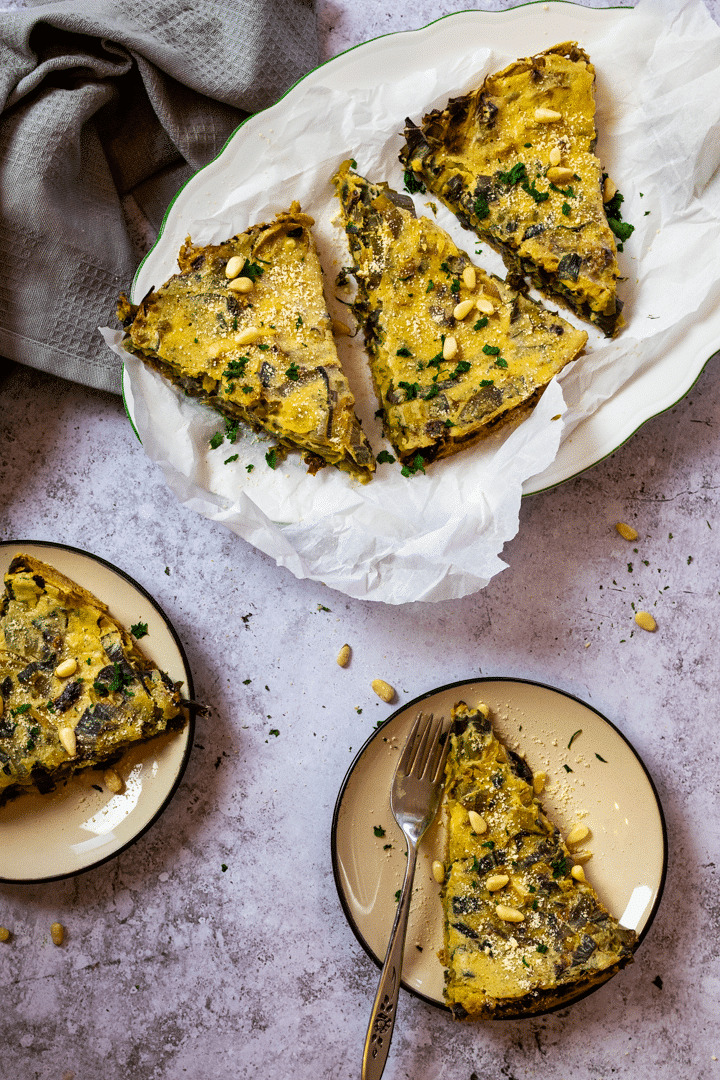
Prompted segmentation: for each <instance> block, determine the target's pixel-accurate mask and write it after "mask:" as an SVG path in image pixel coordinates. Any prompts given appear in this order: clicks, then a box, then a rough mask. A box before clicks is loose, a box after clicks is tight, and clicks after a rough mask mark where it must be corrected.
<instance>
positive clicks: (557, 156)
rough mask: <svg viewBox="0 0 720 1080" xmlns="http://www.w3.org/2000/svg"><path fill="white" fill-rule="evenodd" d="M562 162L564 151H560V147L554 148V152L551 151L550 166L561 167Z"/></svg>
mask: <svg viewBox="0 0 720 1080" xmlns="http://www.w3.org/2000/svg"><path fill="white" fill-rule="evenodd" d="M561 161H562V150H561V149H560V147H559V146H553V148H552V150H551V151H550V164H551V165H559V164H560V162H561Z"/></svg>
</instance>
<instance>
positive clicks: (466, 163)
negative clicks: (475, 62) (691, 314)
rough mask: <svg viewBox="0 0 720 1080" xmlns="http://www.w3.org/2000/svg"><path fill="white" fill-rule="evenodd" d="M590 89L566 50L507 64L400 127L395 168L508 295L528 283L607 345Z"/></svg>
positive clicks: (611, 244) (612, 257)
mask: <svg viewBox="0 0 720 1080" xmlns="http://www.w3.org/2000/svg"><path fill="white" fill-rule="evenodd" d="M594 83H595V69H594V68H593V65H592V64H591V63H590V58H589V56H588V55H587V53H586V52H584V51H583V49H581V48H580V47H579V46H578V45H577V44H576V43H575V42H572V41H570V42H563V43H562V44H559V45H555V46H553V47H552V48H550V49H546V50H545V51H544V52H541V53H538V54H537V55H535V56H531V57H529V58H527V59H524V60H517V61H516V62H515V63H513V64H510V66H509V67H507V68H505V69H504V70H503V71H499V72H497V73H496V74H493V75H488V77H487V78H486V79H485V81H484V82H483V84H482V85H481V86H479V87H478V88H477V89H475V90H473V91H472V92H471V93H469V94H466V95H464V96H462V97H457V98H452V99H451V100H450V101H449V102H448V104H447V106H446V107H445V108H444V109H442V110H435V111H433V112H431V113H429V114H428V115H427V116H425V117H424V119H423V121H422V123H421V125H420V126H419V127H418V126H417V125H415V124H414V123H413V122H412V120H409V119H408V120H407V121H406V129H405V145H404V147H403V148H402V150H401V152H400V160H401V161H402V163H403V164H404V165H405V167H406V168H407V169H408V170H410V172H411V173H412V175H413V177H414V178H415V181H416V183H422V184H424V185H425V186H426V187H427V189H428V190H429V191H431V192H432V193H433V194H434V195H436V196H437V197H438V198H439V199H441V200H442V201H443V202H444V203H445V204H446V205H447V206H448V207H449V208H450V209H451V210H452V211H453V212H454V213H455V214H456V215H457V217H458V219H459V220H460V222H461V223H462V224H463V225H464V226H466V227H467V228H470V229H474V230H475V232H476V233H477V234H478V236H479V237H480V238H481V239H482V240H485V241H487V243H489V244H491V245H492V246H493V247H494V248H496V250H497V251H499V252H500V254H501V255H502V256H503V259H504V261H505V264H506V266H507V267H508V270H509V271H510V274H511V275H512V276H511V280H512V281H513V284H516V285H517V284H519V283H521V282H523V281H524V280H525V279H526V278H529V279H530V281H531V282H532V284H533V285H535V286H536V288H537V289H539V290H540V292H542V293H544V294H546V295H548V296H550V297H552V298H553V299H554V300H557V301H559V302H561V303H563V304H564V305H566V306H567V307H569V308H570V309H571V310H572V311H574V312H575V313H576V314H577V315H579V316H580V317H581V318H583V319H586V320H588V321H589V322H591V323H594V324H595V325H596V326H598V327H599V328H600V330H602V331H603V332H604V333H605V334H606V335H608V336H610V337H612V336H614V335H615V334H617V332H618V330H619V329H620V327H621V326H622V324H623V319H622V315H621V308H622V303H621V301H620V300H619V299H618V298H617V295H616V283H617V280H618V277H619V271H618V263H617V248H616V242H615V235H614V233H613V230H612V229H611V227H610V225H609V224H608V217H607V214H606V210H605V204H604V199H605V198H607V199H608V201H610V199H612V197H613V196H614V194H615V189H614V186H612V184H611V183H610V182H609V181H608V182H607V183H605V182H604V177H603V172H602V168H601V165H600V162H599V160H598V158H597V157H596V155H595V143H596V139H597V132H596V129H595V98H594ZM623 224H624V223H623ZM625 228H626V229H630V227H629V226H625Z"/></svg>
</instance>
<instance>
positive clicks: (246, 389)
mask: <svg viewBox="0 0 720 1080" xmlns="http://www.w3.org/2000/svg"><path fill="white" fill-rule="evenodd" d="M242 392H243V394H252V392H253V388H252V386H248V384H247V383H245V385H244V386H243V388H242Z"/></svg>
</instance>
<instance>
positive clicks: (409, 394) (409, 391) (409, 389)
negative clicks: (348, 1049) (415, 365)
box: [398, 380, 420, 401]
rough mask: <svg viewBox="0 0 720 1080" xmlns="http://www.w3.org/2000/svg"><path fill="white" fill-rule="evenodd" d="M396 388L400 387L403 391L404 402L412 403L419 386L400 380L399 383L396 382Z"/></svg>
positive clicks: (418, 391)
mask: <svg viewBox="0 0 720 1080" xmlns="http://www.w3.org/2000/svg"><path fill="white" fill-rule="evenodd" d="M398 386H401V387H402V389H403V390H404V391H405V400H406V401H413V400H414V399H415V398H416V397H417V396H418V394H419V393H420V384H419V383H416V382H414V383H409V382H404V381H402V380H401V381H400V382H398Z"/></svg>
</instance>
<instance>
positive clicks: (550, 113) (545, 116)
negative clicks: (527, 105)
mask: <svg viewBox="0 0 720 1080" xmlns="http://www.w3.org/2000/svg"><path fill="white" fill-rule="evenodd" d="M535 119H536V120H537V121H538V122H539V123H541V124H551V123H552V122H553V120H562V113H559V112H557V110H555V109H545V108H543V107H542V106H541V107H540V108H539V109H536V110H535Z"/></svg>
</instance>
